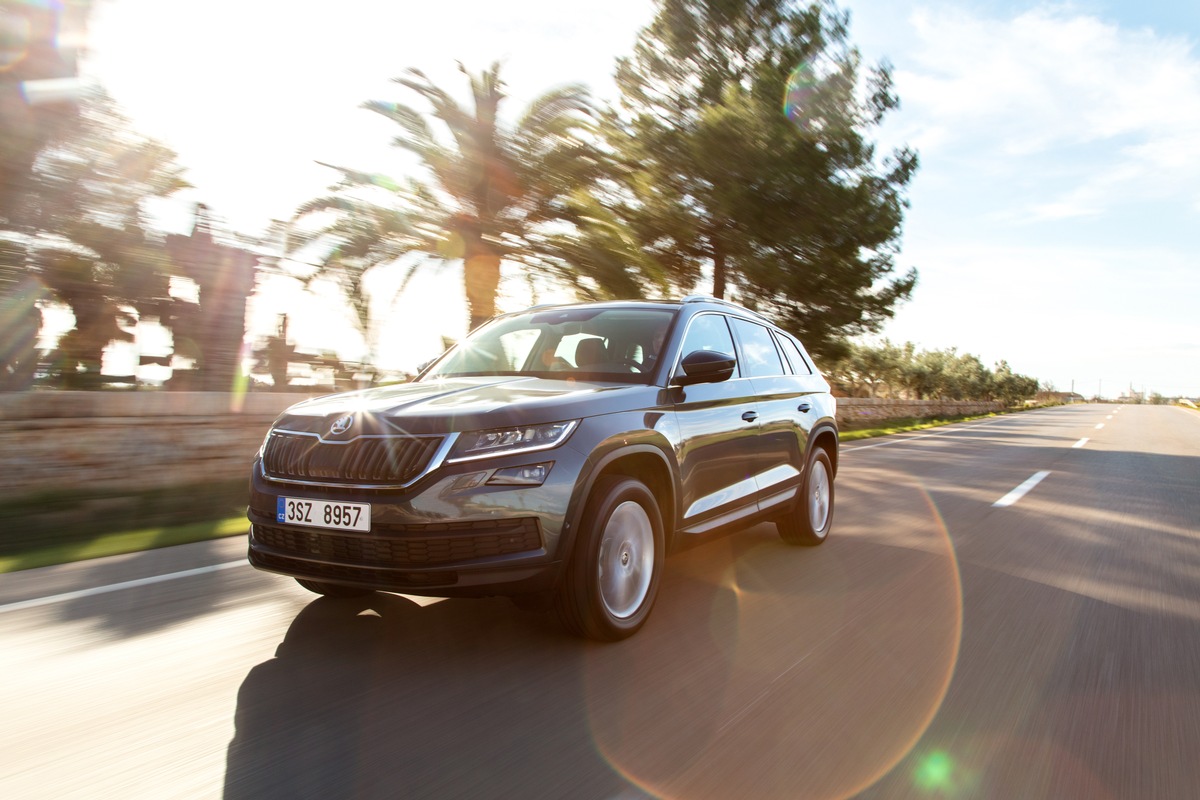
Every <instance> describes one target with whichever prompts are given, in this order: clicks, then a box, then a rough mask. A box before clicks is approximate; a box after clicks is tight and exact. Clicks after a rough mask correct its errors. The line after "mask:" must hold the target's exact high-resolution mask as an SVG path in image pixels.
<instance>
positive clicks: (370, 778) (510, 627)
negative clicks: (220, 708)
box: [225, 593, 640, 800]
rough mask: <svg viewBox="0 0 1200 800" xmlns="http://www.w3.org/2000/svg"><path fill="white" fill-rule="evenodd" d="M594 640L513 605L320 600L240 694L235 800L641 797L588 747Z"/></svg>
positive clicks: (231, 792)
mask: <svg viewBox="0 0 1200 800" xmlns="http://www.w3.org/2000/svg"><path fill="white" fill-rule="evenodd" d="M588 646H589V645H586V644H583V643H580V642H576V641H573V640H570V639H567V638H566V637H564V636H563V635H562V634H561V633H559V632H558V631H557V629H555V628H554V626H553V625H551V624H549V621H548V620H545V619H542V618H541V615H537V614H529V613H522V612H520V611H518V610H517V609H516V608H515V607H513V606H512V605H511V604H510V603H508V601H506V600H500V599H492V600H482V601H466V600H445V601H442V602H439V603H437V604H435V605H430V606H427V607H424V608H422V607H420V606H418V605H417V604H416V603H414V602H412V601H410V600H408V599H405V598H403V597H398V596H395V595H389V594H383V593H377V594H374V595H370V596H367V597H365V598H356V599H333V598H320V599H317V600H315V601H313V602H312V603H310V604H309V605H308V606H307V607H305V608H304V609H303V610H302V611H301V612H300V614H299V615H298V616H297V617H296V618H295V620H294V621H293V622H292V624H291V627H290V628H289V629H288V631H287V634H286V636H285V637H284V640H283V642H282V643H281V644H280V645H279V647H278V649H277V651H276V654H275V657H274V658H272V659H270V660H269V661H266V662H264V663H262V664H260V665H258V666H256V667H254V668H253V669H252V670H251V671H250V673H249V674H248V675H247V676H246V679H245V681H244V682H243V684H242V686H241V688H240V690H239V692H238V702H237V712H236V715H235V725H236V735H235V736H234V738H233V740H232V742H231V743H230V745H229V750H228V765H227V772H226V781H225V797H226V798H227V799H228V800H233V799H234V798H239V799H241V798H244V799H245V800H252V799H253V800H262V799H263V798H289V799H290V798H301V797H321V798H327V797H430V798H434V797H530V798H533V797H547V798H549V797H568V796H569V797H594V798H612V797H618V796H628V797H637V796H640V795H636V794H630V793H629V792H630V791H631V790H632V787H630V785H629V784H628V783H627V782H626V781H624V780H623V779H622V778H621V776H620V775H619V774H618V773H617V772H616V771H615V770H613V769H612V768H611V767H610V766H609V764H608V763H607V762H606V761H605V760H604V758H603V757H602V756H601V755H600V754H599V753H598V752H597V750H596V748H595V746H594V745H593V743H592V741H591V737H590V734H589V731H588V727H587V725H586V722H585V718H586V709H585V706H584V698H583V692H582V687H581V686H580V682H579V680H578V676H579V674H580V671H581V663H582V659H583V657H584V650H585V649H586V648H587V647H588ZM547 664H552V665H554V666H553V668H551V669H550V670H549V674H547V673H548V670H547V666H546V665H547Z"/></svg>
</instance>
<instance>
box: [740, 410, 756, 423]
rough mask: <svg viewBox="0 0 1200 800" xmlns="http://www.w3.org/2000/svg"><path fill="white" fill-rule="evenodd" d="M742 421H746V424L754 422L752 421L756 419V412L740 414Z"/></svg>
mask: <svg viewBox="0 0 1200 800" xmlns="http://www.w3.org/2000/svg"><path fill="white" fill-rule="evenodd" d="M742 419H744V420H746V422H754V420H756V419H758V412H757V411H747V412H746V413H745V414H742Z"/></svg>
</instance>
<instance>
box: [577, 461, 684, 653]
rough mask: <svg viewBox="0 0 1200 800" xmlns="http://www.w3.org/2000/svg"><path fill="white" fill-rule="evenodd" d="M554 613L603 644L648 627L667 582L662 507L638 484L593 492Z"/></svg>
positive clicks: (626, 481)
mask: <svg viewBox="0 0 1200 800" xmlns="http://www.w3.org/2000/svg"><path fill="white" fill-rule="evenodd" d="M583 520H584V521H583V524H582V526H581V528H580V530H579V533H578V535H577V538H576V540H575V548H574V552H572V554H571V558H570V560H569V561H568V563H567V565H566V569H565V574H564V576H563V583H562V585H561V586H560V587H559V591H558V594H557V595H556V596H555V609H556V611H557V612H558V617H559V619H560V620H562V622H563V625H564V626H565V627H566V628H567V629H568V630H569V631H571V632H572V633H575V634H578V635H581V636H586V637H588V638H591V639H599V640H602V641H616V640H618V639H624V638H625V637H627V636H631V635H633V634H634V633H635V632H636V631H637V630H638V629H639V628H641V627H642V625H643V624H644V623H645V622H646V618H647V617H648V616H649V615H650V609H651V608H652V607H653V606H654V600H655V598H656V597H657V596H658V584H659V581H660V579H661V576H662V561H663V556H664V542H663V526H662V517H661V515H660V514H659V510H658V501H657V500H656V499H655V497H654V494H653V493H652V492H651V491H650V490H649V489H648V488H646V485H645V484H643V483H642V482H640V481H637V480H634V479H633V478H626V477H620V476H607V477H604V478H601V479H600V480H599V481H598V482H597V484H596V486H595V488H594V489H593V490H592V495H591V498H590V499H589V500H588V504H587V508H586V510H585V512H584V515H583Z"/></svg>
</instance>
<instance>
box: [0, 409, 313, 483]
mask: <svg viewBox="0 0 1200 800" xmlns="http://www.w3.org/2000/svg"><path fill="white" fill-rule="evenodd" d="M303 399H304V395H298V394H257V393H255V394H246V395H243V396H241V397H238V396H235V395H230V394H226V393H224V392H38V391H34V392H22V393H11V394H9V393H5V394H0V469H2V470H3V474H4V480H3V481H0V502H4V501H9V500H13V499H15V498H19V497H22V496H26V495H31V494H38V493H42V492H55V493H58V492H70V491H80V490H89V491H90V490H101V491H111V490H120V491H141V490H147V489H160V488H167V487H171V486H179V485H188V484H203V483H211V482H218V481H228V480H231V479H236V478H238V477H239V476H243V475H244V476H247V477H248V476H249V468H250V461H251V459H253V457H254V453H255V451H257V450H258V447H259V445H260V444H261V443H262V440H263V436H264V435H265V434H266V432H267V428H268V427H269V426H270V424H271V422H272V421H273V420H274V419H275V417H276V416H277V415H278V414H279V412H280V411H282V410H283V409H285V408H286V407H288V406H289V405H291V404H292V403H298V402H300V401H301V400H303Z"/></svg>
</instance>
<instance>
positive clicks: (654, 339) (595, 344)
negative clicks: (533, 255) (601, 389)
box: [422, 307, 675, 383]
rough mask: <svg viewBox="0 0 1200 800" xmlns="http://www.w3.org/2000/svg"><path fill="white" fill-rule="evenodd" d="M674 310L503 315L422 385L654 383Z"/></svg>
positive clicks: (442, 363) (465, 342)
mask: <svg viewBox="0 0 1200 800" xmlns="http://www.w3.org/2000/svg"><path fill="white" fill-rule="evenodd" d="M674 313H675V312H674V311H673V310H670V309H659V308H594V307H578V308H556V309H550V310H545V311H530V312H526V313H523V314H517V315H513V316H508V317H502V318H500V319H498V320H496V321H494V322H492V323H491V324H489V325H487V326H485V327H483V328H481V329H479V330H478V331H476V332H475V333H473V334H472V335H471V336H469V337H467V338H466V339H465V340H463V341H462V342H461V343H459V344H458V345H457V346H455V347H454V349H452V350H450V351H449V352H448V353H446V355H445V356H443V357H442V359H441V360H440V361H438V362H437V363H436V364H435V365H434V366H433V368H432V369H431V370H430V371H429V372H428V373H427V374H426V375H424V376H423V377H422V380H429V379H431V378H448V377H456V376H466V375H532V376H537V377H549V378H568V377H570V378H585V379H588V380H616V381H623V382H628V383H648V382H649V380H650V373H651V372H652V371H653V369H654V366H655V365H656V364H657V363H658V357H659V355H660V351H661V349H662V345H663V342H664V341H665V339H666V333H667V328H668V326H670V324H671V319H672V318H673V316H674Z"/></svg>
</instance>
